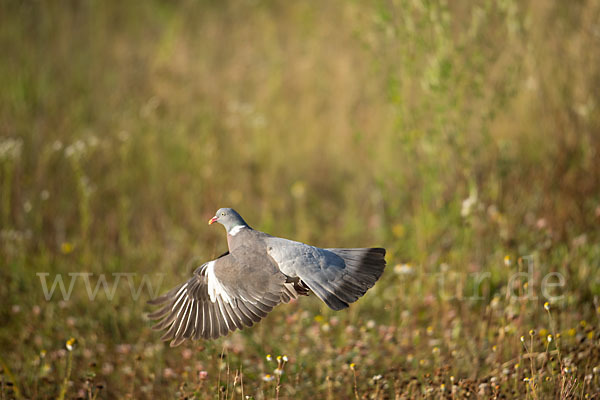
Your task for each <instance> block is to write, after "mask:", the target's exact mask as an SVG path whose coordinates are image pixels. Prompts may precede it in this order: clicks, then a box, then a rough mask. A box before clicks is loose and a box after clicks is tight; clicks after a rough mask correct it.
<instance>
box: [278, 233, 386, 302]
mask: <svg viewBox="0 0 600 400" xmlns="http://www.w3.org/2000/svg"><path fill="white" fill-rule="evenodd" d="M267 245H268V247H267V252H268V254H269V255H270V256H271V257H272V258H273V259H274V260H275V262H276V263H277V265H278V267H279V268H280V269H281V271H282V272H283V273H284V274H286V275H288V276H290V277H299V278H300V279H301V280H302V282H303V283H305V284H306V285H307V286H308V287H309V288H310V290H312V291H313V292H314V293H315V294H316V295H317V296H318V297H319V298H320V299H321V300H323V302H325V304H327V306H328V307H329V308H331V309H333V310H341V309H344V308H346V307H348V305H349V303H353V302H355V301H356V300H358V299H359V298H360V297H361V296H363V295H364V294H365V293H366V292H367V290H369V289H370V288H371V287H373V285H374V284H375V282H376V281H377V280H378V279H379V277H380V276H381V275H382V274H383V270H384V269H385V249H382V248H357V249H321V248H319V247H314V246H310V245H307V244H304V243H300V242H295V241H292V240H287V239H282V238H269V239H267Z"/></svg>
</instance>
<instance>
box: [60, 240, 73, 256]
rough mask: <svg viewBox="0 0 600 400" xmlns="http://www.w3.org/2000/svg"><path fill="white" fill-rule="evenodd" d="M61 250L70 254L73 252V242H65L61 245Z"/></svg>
mask: <svg viewBox="0 0 600 400" xmlns="http://www.w3.org/2000/svg"><path fill="white" fill-rule="evenodd" d="M60 251H61V253H63V254H69V253H72V252H73V244H72V243H69V242H63V243H62V244H61V245H60Z"/></svg>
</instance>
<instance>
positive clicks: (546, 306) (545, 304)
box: [544, 302, 550, 311]
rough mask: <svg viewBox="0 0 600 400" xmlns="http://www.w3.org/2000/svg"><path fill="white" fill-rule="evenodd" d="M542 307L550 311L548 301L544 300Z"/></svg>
mask: <svg viewBox="0 0 600 400" xmlns="http://www.w3.org/2000/svg"><path fill="white" fill-rule="evenodd" d="M544 309H545V310H546V311H550V303H548V302H545V303H544Z"/></svg>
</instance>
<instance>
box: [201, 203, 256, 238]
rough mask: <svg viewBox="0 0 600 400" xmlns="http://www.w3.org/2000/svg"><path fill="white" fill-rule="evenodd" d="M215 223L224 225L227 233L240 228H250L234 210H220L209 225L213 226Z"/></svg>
mask: <svg viewBox="0 0 600 400" xmlns="http://www.w3.org/2000/svg"><path fill="white" fill-rule="evenodd" d="M215 222H218V223H219V224H221V225H223V226H224V227H225V229H226V230H227V233H229V232H231V230H232V229H234V228H236V227H238V226H240V227H241V226H244V227H246V226H248V224H247V223H246V221H244V219H243V218H242V217H241V216H240V214H238V213H237V211H235V210H234V209H233V208H220V209H219V210H218V211H217V213H216V214H215V216H214V217H212V218H211V219H210V220H209V221H208V224H209V225H212V224H213V223H215Z"/></svg>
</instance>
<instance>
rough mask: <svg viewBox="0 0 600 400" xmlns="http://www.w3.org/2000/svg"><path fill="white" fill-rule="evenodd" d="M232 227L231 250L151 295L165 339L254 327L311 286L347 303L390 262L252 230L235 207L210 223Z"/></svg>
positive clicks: (379, 254) (379, 255)
mask: <svg viewBox="0 0 600 400" xmlns="http://www.w3.org/2000/svg"><path fill="white" fill-rule="evenodd" d="M215 222H218V223H220V224H222V225H223V226H224V227H225V229H226V230H227V244H228V246H229V251H228V252H226V253H225V254H223V255H222V256H220V257H219V258H217V259H215V260H212V261H209V262H207V263H205V264H203V265H202V266H200V267H199V268H198V269H196V271H195V272H194V275H193V276H192V278H191V279H190V280H188V281H187V282H185V283H182V284H181V285H179V286H177V287H175V288H173V289H172V290H171V291H169V292H168V293H166V294H165V295H163V296H160V297H157V298H156V299H154V300H151V301H149V302H148V303H149V304H152V305H162V308H160V309H159V310H158V311H156V312H154V313H152V314H149V315H148V317H149V318H151V319H155V320H160V322H158V323H157V324H156V325H154V326H153V329H155V330H166V333H165V334H164V335H163V337H162V338H161V339H162V340H171V346H172V347H174V346H178V345H179V344H181V343H183V342H184V341H185V340H186V339H194V340H196V339H199V338H204V339H210V338H212V339H216V338H218V337H219V336H224V335H226V334H228V333H229V332H230V331H234V330H236V329H243V328H244V327H247V326H252V325H253V324H254V323H255V322H258V321H260V320H261V319H262V318H263V317H265V316H266V315H267V313H268V312H270V311H271V310H272V309H273V307H275V306H276V305H278V304H280V303H287V302H289V301H290V300H291V299H296V298H298V295H308V292H309V290H311V291H312V292H313V293H315V294H316V295H317V297H318V298H319V299H321V300H322V301H323V302H325V304H327V306H328V307H329V308H331V309H333V310H341V309H344V308H346V307H348V304H349V303H353V302H355V301H356V300H358V299H359V298H360V297H361V296H362V295H364V294H365V292H366V291H367V290H368V289H369V288H371V287H372V286H373V285H374V284H375V282H376V281H377V279H379V277H380V276H381V274H382V273H383V270H384V268H385V258H384V257H385V249H383V248H355V249H321V248H319V247H314V246H310V245H307V244H304V243H300V242H295V241H293V240H288V239H282V238H278V237H274V236H271V235H268V234H266V233H263V232H260V231H257V230H254V229H252V228H251V227H250V226H248V224H247V223H246V221H244V219H243V218H242V217H241V216H240V215H239V214H238V213H237V212H236V211H235V210H233V209H231V208H221V209H219V211H217V214H216V215H215V216H214V217H213V218H211V219H210V221H208V223H209V225H211V224H213V223H215Z"/></svg>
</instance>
